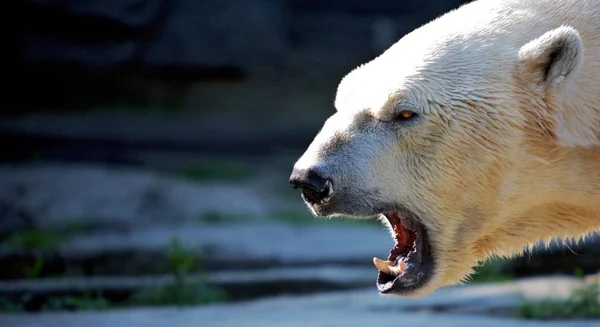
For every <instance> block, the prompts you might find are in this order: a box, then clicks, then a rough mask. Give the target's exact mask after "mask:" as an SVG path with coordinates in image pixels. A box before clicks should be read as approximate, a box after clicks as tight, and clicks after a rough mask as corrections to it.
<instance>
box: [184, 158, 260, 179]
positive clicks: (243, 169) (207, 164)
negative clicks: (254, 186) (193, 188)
mask: <svg viewBox="0 0 600 327" xmlns="http://www.w3.org/2000/svg"><path fill="white" fill-rule="evenodd" d="M177 174H178V175H179V176H180V177H183V178H185V179H189V180H194V181H203V180H212V179H219V180H242V179H246V178H248V177H252V176H253V175H254V170H253V169H252V167H250V166H249V165H248V164H246V163H243V162H240V161H233V160H224V159H217V158H213V159H210V160H204V161H199V162H197V163H195V164H190V165H188V166H186V167H183V168H181V169H180V170H179V171H178V172H177Z"/></svg>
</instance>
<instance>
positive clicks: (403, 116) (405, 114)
mask: <svg viewBox="0 0 600 327" xmlns="http://www.w3.org/2000/svg"><path fill="white" fill-rule="evenodd" d="M416 117H417V114H416V113H415V112H412V111H408V110H403V111H400V112H399V113H398V114H397V115H396V119H398V120H410V119H413V118H416Z"/></svg>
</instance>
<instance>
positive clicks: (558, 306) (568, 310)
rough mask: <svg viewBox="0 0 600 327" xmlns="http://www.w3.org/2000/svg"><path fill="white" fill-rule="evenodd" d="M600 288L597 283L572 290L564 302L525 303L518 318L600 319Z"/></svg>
mask: <svg viewBox="0 0 600 327" xmlns="http://www.w3.org/2000/svg"><path fill="white" fill-rule="evenodd" d="M598 296H600V286H599V284H598V283H594V284H592V285H587V286H584V287H579V288H576V289H574V290H573V292H572V293H571V296H570V297H569V298H568V299H566V300H549V299H546V300H541V301H536V302H532V301H526V302H524V303H523V304H522V305H521V306H520V307H519V309H518V316H519V317H521V318H526V319H540V320H557V319H600V301H599V300H598Z"/></svg>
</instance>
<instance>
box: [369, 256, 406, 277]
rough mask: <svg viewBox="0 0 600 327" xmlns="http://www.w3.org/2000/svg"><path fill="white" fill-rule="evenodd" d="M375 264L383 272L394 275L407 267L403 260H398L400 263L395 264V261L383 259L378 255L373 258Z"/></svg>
mask: <svg viewBox="0 0 600 327" xmlns="http://www.w3.org/2000/svg"><path fill="white" fill-rule="evenodd" d="M373 264H375V267H377V269H379V271H381V272H382V273H384V274H388V275H392V276H398V275H400V274H402V272H404V270H405V269H406V264H405V263H404V262H402V261H398V265H397V266H395V265H394V262H393V261H391V260H388V261H383V260H381V259H379V258H377V257H375V258H373Z"/></svg>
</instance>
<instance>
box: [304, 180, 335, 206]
mask: <svg viewBox="0 0 600 327" xmlns="http://www.w3.org/2000/svg"><path fill="white" fill-rule="evenodd" d="M331 194H333V186H332V184H331V181H329V180H327V181H326V182H325V184H324V185H323V189H320V190H318V189H316V188H314V187H312V186H310V185H305V187H302V195H303V196H304V199H305V200H306V201H308V202H309V203H313V204H314V203H321V202H323V201H325V200H327V199H329V197H330V196H331Z"/></svg>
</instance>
